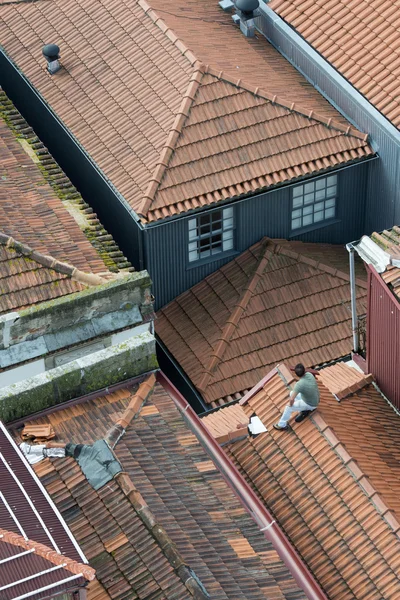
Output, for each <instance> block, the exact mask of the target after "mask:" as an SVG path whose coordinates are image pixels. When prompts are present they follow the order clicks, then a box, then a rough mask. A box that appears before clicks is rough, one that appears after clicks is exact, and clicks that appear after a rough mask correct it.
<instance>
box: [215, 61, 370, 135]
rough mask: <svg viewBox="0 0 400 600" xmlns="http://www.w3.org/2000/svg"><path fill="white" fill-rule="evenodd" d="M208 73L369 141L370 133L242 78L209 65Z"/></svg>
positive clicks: (332, 127)
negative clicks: (327, 117) (323, 114)
mask: <svg viewBox="0 0 400 600" xmlns="http://www.w3.org/2000/svg"><path fill="white" fill-rule="evenodd" d="M206 73H208V74H209V75H213V76H214V77H216V78H217V79H219V80H220V81H226V82H227V83H231V84H233V85H235V86H236V87H238V88H241V89H243V90H245V91H247V92H250V93H251V94H253V95H255V96H259V97H260V98H264V99H265V100H269V101H270V102H272V103H273V104H277V105H279V106H282V107H283V108H287V109H288V110H290V111H293V112H297V113H299V114H300V115H303V117H307V118H308V119H314V120H315V121H318V122H319V123H322V125H325V126H327V127H329V128H331V129H335V130H337V131H341V132H342V133H344V134H345V135H349V136H352V137H356V138H358V139H361V140H363V141H364V142H367V141H368V137H369V136H368V133H362V132H361V131H358V129H355V128H354V127H352V126H351V125H349V126H348V127H346V126H345V125H342V124H341V123H340V121H336V120H335V119H332V118H329V119H326V118H325V117H323V116H322V115H320V114H318V113H316V112H314V111H313V110H307V109H305V108H303V107H301V106H299V105H298V104H296V102H288V101H287V100H285V99H284V98H281V97H280V96H277V95H276V94H270V93H269V92H267V91H265V90H263V89H262V88H260V87H258V86H257V87H254V86H252V85H250V84H248V83H247V82H246V81H244V80H242V79H241V78H239V79H235V78H234V77H232V76H231V75H228V74H226V73H224V71H218V70H217V69H214V68H213V67H210V66H209V65H206Z"/></svg>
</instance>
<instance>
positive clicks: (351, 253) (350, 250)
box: [346, 244, 359, 354]
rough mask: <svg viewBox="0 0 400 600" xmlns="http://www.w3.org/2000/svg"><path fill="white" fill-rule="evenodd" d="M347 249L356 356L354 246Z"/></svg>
mask: <svg viewBox="0 0 400 600" xmlns="http://www.w3.org/2000/svg"><path fill="white" fill-rule="evenodd" d="M346 249H347V251H348V253H349V263H350V294H351V327H352V330H353V352H355V353H356V354H357V353H358V351H359V341H358V319H357V304H356V302H357V297H356V274H355V265H354V246H353V244H347V245H346Z"/></svg>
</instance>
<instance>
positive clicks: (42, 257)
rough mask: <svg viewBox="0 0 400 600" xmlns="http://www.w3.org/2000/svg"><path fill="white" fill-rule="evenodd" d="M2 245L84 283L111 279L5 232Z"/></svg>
mask: <svg viewBox="0 0 400 600" xmlns="http://www.w3.org/2000/svg"><path fill="white" fill-rule="evenodd" d="M0 245H2V246H5V247H6V248H12V249H14V250H16V251H17V252H20V253H21V254H24V255H25V256H27V257H28V258H30V259H31V260H34V261H35V262H37V263H39V264H40V265H42V266H43V267H46V268H48V269H53V270H54V271H57V272H58V273H63V274H64V275H68V276H69V277H71V279H74V280H75V281H78V282H79V283H82V284H84V285H88V286H95V285H101V284H103V283H106V282H107V281H109V279H108V278H107V279H106V278H105V277H101V276H100V275H96V274H94V273H85V272H84V271H80V270H79V269H76V268H75V267H74V266H72V265H70V264H68V263H64V262H61V261H59V260H57V259H56V258H54V257H53V256H49V255H47V254H42V253H41V252H38V251H37V250H34V249H33V248H31V247H30V246H28V245H27V244H24V243H23V242H18V241H17V240H15V239H14V238H13V237H11V236H10V235H6V234H5V233H2V232H0ZM110 276H112V277H115V274H112V273H111V271H110Z"/></svg>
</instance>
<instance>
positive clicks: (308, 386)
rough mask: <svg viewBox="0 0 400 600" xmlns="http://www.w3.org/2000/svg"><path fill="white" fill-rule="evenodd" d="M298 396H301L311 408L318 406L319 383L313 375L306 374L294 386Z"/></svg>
mask: <svg viewBox="0 0 400 600" xmlns="http://www.w3.org/2000/svg"><path fill="white" fill-rule="evenodd" d="M294 391H295V393H296V394H301V396H302V398H303V400H304V402H305V403H306V404H309V405H310V406H318V404H319V389H318V384H317V381H316V379H315V377H314V375H312V374H311V373H305V374H304V375H303V377H301V378H300V379H299V381H298V382H297V383H296V385H295V386H294Z"/></svg>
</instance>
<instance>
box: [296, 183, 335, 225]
mask: <svg viewBox="0 0 400 600" xmlns="http://www.w3.org/2000/svg"><path fill="white" fill-rule="evenodd" d="M337 184H338V177H337V175H330V176H329V177H321V178H320V179H317V180H315V181H309V182H307V183H304V184H302V185H296V186H295V187H294V188H293V204H292V222H291V229H292V231H294V230H295V229H303V228H304V227H309V226H312V225H317V224H319V223H321V224H322V223H323V222H324V221H329V220H331V219H334V218H335V217H336V202H337V188H338V185H337Z"/></svg>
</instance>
